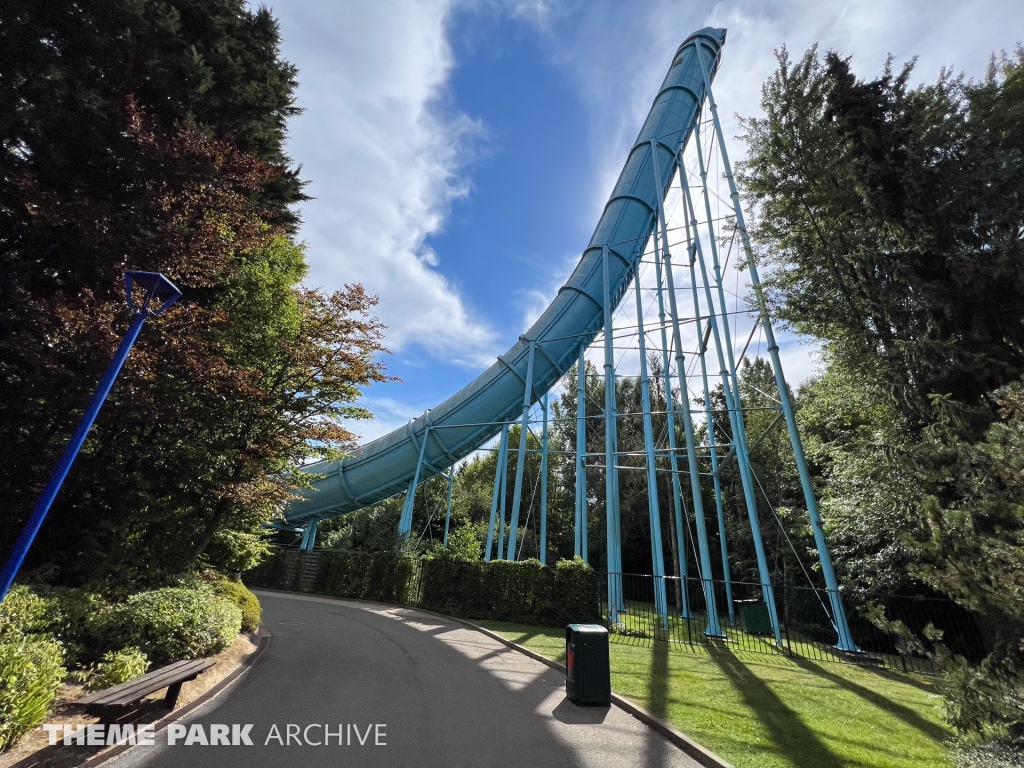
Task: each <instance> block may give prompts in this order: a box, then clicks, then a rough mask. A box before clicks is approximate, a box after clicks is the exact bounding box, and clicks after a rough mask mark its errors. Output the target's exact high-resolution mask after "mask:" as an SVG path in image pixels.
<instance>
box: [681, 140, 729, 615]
mask: <svg viewBox="0 0 1024 768" xmlns="http://www.w3.org/2000/svg"><path fill="white" fill-rule="evenodd" d="M693 133H694V138H695V139H696V141H697V145H696V148H697V153H698V154H700V138H699V136H698V134H699V133H700V131H699V130H695V131H694V132H693ZM677 167H678V168H679V183H680V184H681V185H686V186H687V189H688V188H689V185H688V182H687V181H686V180H685V179H686V175H685V174H686V171H685V169H684V168H683V166H682V164H681V163H678V160H677ZM703 170H704V164H703V162H702V163H701V175H702V177H703ZM685 194H686V192H684V195H685ZM704 206H705V209H706V211H707V218H708V235H709V237H710V238H711V241H712V243H713V242H714V239H715V232H714V222H713V219H712V217H711V201H710V199H709V198H708V196H707V194H705V195H704ZM683 215H684V217H685V218H686V219H687V221H688V220H689V212H688V209H686V208H684V209H683ZM686 240H687V243H688V244H689V247H688V248H687V251H688V252H689V262H690V287H691V289H692V291H693V313H694V316H695V317H696V318H697V338H698V339H700V340H701V341H700V349H698V350H697V354H698V355H699V356H700V378H701V382H702V383H703V385H704V403H705V406H704V407H705V408H706V409H707V413H706V424H707V430H708V446H709V448H710V450H711V474H712V477H713V480H714V485H715V513H716V515H717V517H718V543H719V550H720V551H721V555H722V574H723V578H724V579H725V602H726V607H727V608H728V610H729V624H731V625H733V626H735V624H736V607H735V604H734V603H733V597H732V569H731V568H730V567H729V544H728V542H727V540H726V535H725V510H724V508H723V506H722V480H721V478H720V477H719V473H718V438H717V436H716V435H715V414H714V413H713V412H712V410H711V386H710V384H709V382H708V366H707V360H706V358H705V354H706V352H707V348H708V343H707V341H708V340H707V337H706V336H705V331H704V326H702V325H701V317H700V296H699V295H698V293H697V273H696V269H695V267H694V264H695V263H696V261H697V257H696V250H697V246H696V245H695V240H694V239H693V238H692V237H691V235H690V228H689V226H687V227H686ZM712 314H714V307H708V315H709V316H710V315H712ZM707 328H708V331H707V332H708V333H710V330H711V320H710V319H709V320H708V326H707Z"/></svg>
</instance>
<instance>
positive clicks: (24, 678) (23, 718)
mask: <svg viewBox="0 0 1024 768" xmlns="http://www.w3.org/2000/svg"><path fill="white" fill-rule="evenodd" d="M8 597H10V595H8ZM19 601H20V598H19V599H18V600H15V601H14V602H15V603H17V602H19ZM22 604H23V605H30V606H34V605H35V603H34V601H30V600H28V601H24V602H23V603H22ZM4 606H5V607H7V608H8V612H7V613H6V614H5V615H6V616H7V617H8V620H10V618H11V617H12V616H14V615H15V613H14V611H11V609H10V606H8V605H7V601H6V600H5V601H4ZM23 615H28V616H30V617H31V616H34V615H35V613H34V608H30V610H29V612H28V613H27V614H23ZM7 627H8V631H5V632H4V633H3V634H2V635H0V681H2V682H3V684H2V685H0V750H3V749H6V748H7V747H9V746H10V745H11V744H13V743H14V742H15V741H17V740H18V739H19V738H20V737H21V736H22V734H24V733H26V732H27V731H29V730H31V729H32V728H35V727H36V726H37V725H39V723H41V722H43V720H44V719H45V718H46V715H47V713H48V712H49V711H50V705H51V704H53V700H54V698H55V697H56V695H57V689H58V688H60V684H61V681H62V680H63V679H64V675H65V674H66V670H65V669H64V666H63V661H64V649H63V648H62V647H61V645H60V643H58V642H57V641H56V640H54V639H53V638H51V637H49V636H47V635H29V634H25V633H23V632H21V631H18V630H15V629H11V628H10V627H11V624H10V621H9V623H8V624H7Z"/></svg>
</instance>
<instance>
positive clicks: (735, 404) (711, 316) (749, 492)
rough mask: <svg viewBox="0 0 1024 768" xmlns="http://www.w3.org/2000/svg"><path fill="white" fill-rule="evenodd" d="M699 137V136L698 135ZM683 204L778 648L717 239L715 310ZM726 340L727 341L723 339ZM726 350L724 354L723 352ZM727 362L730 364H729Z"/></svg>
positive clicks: (692, 220) (688, 203) (688, 205)
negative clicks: (698, 268)
mask: <svg viewBox="0 0 1024 768" xmlns="http://www.w3.org/2000/svg"><path fill="white" fill-rule="evenodd" d="M695 133H696V132H695ZM682 188H683V204H684V206H685V210H686V216H687V238H688V239H689V240H690V242H691V243H692V244H693V249H694V252H695V254H696V261H697V264H698V265H699V266H700V274H701V278H702V280H703V284H704V295H705V298H706V300H707V303H708V322H709V323H710V325H711V335H712V338H713V339H714V342H715V350H716V351H717V353H718V364H719V366H720V369H721V370H720V374H721V378H722V391H723V394H724V396H725V403H726V408H727V410H728V412H729V423H730V424H731V425H732V441H733V446H734V447H735V449H736V461H737V464H738V465H739V469H740V485H741V486H742V488H743V498H744V501H745V503H746V507H747V518H748V519H749V521H750V532H751V536H752V537H753V539H754V552H755V554H756V556H757V570H758V575H759V576H760V579H761V593H762V595H763V596H764V601H765V605H767V607H768V618H769V620H770V621H771V625H772V632H773V633H774V635H775V643H776V645H782V634H781V628H780V626H779V617H778V613H777V611H776V608H775V591H774V590H773V588H772V583H771V574H770V573H769V572H768V559H767V557H766V556H765V551H764V541H763V540H762V538H761V523H760V521H759V519H758V513H757V498H756V496H755V495H754V479H753V474H752V472H751V469H750V461H749V455H748V453H747V433H746V427H745V425H744V420H743V410H742V409H743V404H742V401H741V400H740V399H739V386H738V383H737V382H738V376H737V373H736V366H735V359H734V355H733V350H732V338H731V335H730V333H729V321H728V315H727V314H726V309H725V306H726V304H725V292H724V289H723V287H722V280H721V269H720V267H719V263H718V250H717V247H716V246H715V242H714V239H713V238H712V242H711V257H712V262H713V265H714V269H715V283H716V285H717V286H718V299H719V302H720V306H719V307H718V308H716V306H715V303H714V298H713V296H712V293H711V284H710V282H709V281H708V271H707V265H706V263H705V261H704V248H703V246H702V245H701V241H700V231H699V229H698V227H697V215H696V213H695V212H694V208H693V197H692V195H691V194H690V185H689V183H687V182H685V181H684V182H683V183H682ZM719 311H721V316H722V317H721V319H722V323H721V325H722V327H721V329H720V328H719V317H718V312H719ZM723 337H724V338H723ZM723 350H724V351H723ZM727 360H728V362H726V361H727Z"/></svg>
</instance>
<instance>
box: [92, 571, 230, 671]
mask: <svg viewBox="0 0 1024 768" xmlns="http://www.w3.org/2000/svg"><path fill="white" fill-rule="evenodd" d="M103 625H104V635H105V640H106V645H107V647H108V648H124V647H126V646H137V647H138V648H140V649H141V650H142V651H143V652H144V653H145V654H146V655H147V656H149V658H150V659H152V660H153V662H154V663H156V664H160V663H163V662H167V661H177V660H179V659H195V658H199V657H201V656H210V655H212V654H214V653H217V652H218V651H220V650H222V649H224V648H226V647H227V646H229V645H231V643H232V642H234V639H235V636H236V635H237V634H238V633H239V632H240V631H241V629H242V611H241V609H240V608H239V607H238V606H237V605H235V604H234V603H232V602H231V601H230V600H227V599H226V598H223V597H220V596H218V595H216V594H215V593H214V591H213V589H212V588H210V587H208V586H199V587H165V588H164V589H155V590H153V591H151V592H140V593H138V594H135V595H132V596H131V597H129V598H128V599H127V600H126V601H125V602H124V603H123V604H122V605H119V606H117V607H115V608H113V609H112V610H110V611H109V612H107V614H106V615H105V616H104V618H103Z"/></svg>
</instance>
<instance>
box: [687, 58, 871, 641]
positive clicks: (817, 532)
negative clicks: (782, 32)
mask: <svg viewBox="0 0 1024 768" xmlns="http://www.w3.org/2000/svg"><path fill="white" fill-rule="evenodd" d="M703 47H704V46H703V44H702V43H701V42H700V40H698V41H697V48H698V51H700V50H701V49H703ZM697 58H698V59H699V60H700V69H701V74H702V76H703V78H704V90H705V93H706V94H707V99H708V105H709V106H710V108H711V120H712V122H713V123H714V126H715V135H716V136H717V138H718V149H719V152H720V154H721V157H722V166H723V168H724V169H725V177H726V180H727V181H728V184H729V196H730V197H731V198H732V205H733V211H734V212H735V214H736V227H737V229H738V230H739V233H740V242H741V243H742V246H743V254H744V256H745V257H746V261H747V268H748V269H749V270H750V282H751V285H752V287H753V289H754V295H755V296H756V298H757V303H758V309H759V310H760V312H761V322H762V325H763V326H764V335H765V340H766V341H767V342H768V354H769V356H770V357H771V361H772V370H773V372H774V373H775V384H776V387H777V388H778V390H779V400H780V402H781V405H782V412H783V414H784V415H785V417H786V427H787V429H788V430H789V440H790V443H791V444H792V446H793V455H794V457H795V459H796V466H797V473H798V474H799V476H800V486H801V489H802V490H803V494H804V502H805V503H806V504H807V516H808V517H809V518H810V521H811V530H812V531H813V532H814V543H815V546H816V547H817V548H818V558H819V560H820V562H821V572H822V576H824V577H825V587H826V589H827V590H828V595H829V602H830V603H831V604H832V614H833V615H832V622H833V625H834V627H835V630H836V634H837V635H838V639H837V643H836V645H837V647H838V648H839V649H840V650H842V651H848V652H852V653H856V652H859V651H860V648H859V647H858V646H857V644H856V643H855V642H854V640H853V635H852V634H851V633H850V626H849V622H848V621H847V617H846V609H845V608H844V606H843V598H842V595H841V594H840V593H839V580H838V579H837V578H836V573H835V567H834V566H833V564H832V554H831V552H830V551H829V548H828V542H827V541H826V539H825V529H824V526H823V525H822V523H821V513H820V511H819V510H818V499H817V497H816V496H815V495H814V486H813V485H812V483H811V473H810V470H809V469H808V467H807V458H806V456H805V455H804V447H803V443H802V441H801V440H800V433H799V431H798V430H797V425H796V415H795V413H794V412H793V404H792V402H791V401H790V398H789V387H788V386H787V384H786V377H785V374H784V373H783V370H782V360H781V358H780V356H779V345H778V342H777V341H776V340H775V330H774V329H773V328H772V323H771V319H770V317H769V315H768V304H767V302H766V301H765V297H764V291H763V290H762V288H761V279H760V277H759V276H758V273H757V264H756V262H755V259H754V254H753V251H752V249H751V247H750V236H749V234H748V232H747V225H746V221H745V219H744V217H743V207H742V206H741V205H740V196H739V191H738V190H737V188H736V179H735V178H734V177H733V173H732V165H731V163H730V162H729V154H728V152H727V151H726V148H725V137H724V135H723V132H722V122H721V120H720V119H719V117H718V105H717V104H716V103H715V97H714V94H713V92H712V90H711V78H710V76H709V74H708V70H707V67H706V66H705V64H704V60H703V58H702V57H701V56H699V55H698V56H697Z"/></svg>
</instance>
